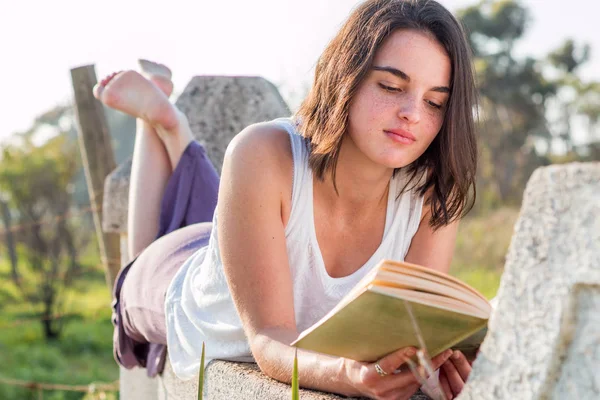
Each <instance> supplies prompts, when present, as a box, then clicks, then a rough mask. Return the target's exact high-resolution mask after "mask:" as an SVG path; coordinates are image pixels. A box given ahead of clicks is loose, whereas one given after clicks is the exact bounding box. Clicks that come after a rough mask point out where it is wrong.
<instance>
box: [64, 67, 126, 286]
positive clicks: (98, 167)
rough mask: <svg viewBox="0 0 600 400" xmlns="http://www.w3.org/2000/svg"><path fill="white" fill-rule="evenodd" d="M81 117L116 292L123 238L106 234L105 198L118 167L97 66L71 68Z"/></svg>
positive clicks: (105, 259) (101, 240) (105, 260)
mask: <svg viewBox="0 0 600 400" xmlns="http://www.w3.org/2000/svg"><path fill="white" fill-rule="evenodd" d="M71 80H72V82H73V94H74V98H75V102H74V103H75V109H76V115H77V124H78V128H77V132H78V136H79V148H80V150H81V158H82V160H83V166H84V169H85V177H86V181H87V187H88V193H89V196H90V203H91V205H92V209H93V210H92V211H93V214H94V225H95V227H96V236H97V237H98V244H99V246H100V256H101V257H102V264H103V266H104V271H105V276H106V283H107V284H108V285H109V288H110V289H111V290H112V287H113V284H114V281H115V278H116V275H117V273H118V272H119V268H120V259H121V255H120V249H119V235H118V234H116V233H104V232H103V231H102V198H103V193H102V192H103V190H104V179H105V178H106V176H107V175H108V174H109V173H111V172H112V171H113V170H114V169H115V168H116V163H115V156H114V153H113V149H112V145H111V138H110V135H109V131H108V124H107V122H106V117H105V115H104V108H103V107H102V104H101V103H100V102H99V101H98V100H96V98H95V97H94V95H93V92H92V89H93V88H94V85H95V84H96V83H97V82H98V81H97V79H96V71H95V68H94V66H93V65H85V66H82V67H78V68H73V69H71Z"/></svg>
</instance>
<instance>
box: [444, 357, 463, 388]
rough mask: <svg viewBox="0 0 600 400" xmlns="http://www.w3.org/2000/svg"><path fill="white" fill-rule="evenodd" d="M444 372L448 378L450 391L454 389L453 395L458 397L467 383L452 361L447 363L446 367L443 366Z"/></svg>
mask: <svg viewBox="0 0 600 400" xmlns="http://www.w3.org/2000/svg"><path fill="white" fill-rule="evenodd" d="M442 370H443V371H444V372H445V373H446V377H447V378H448V383H449V384H450V389H452V393H454V394H455V395H458V394H459V393H460V391H461V390H462V389H463V387H464V386H465V382H464V381H463V379H462V377H461V376H460V374H459V373H458V371H457V369H456V367H455V366H454V364H453V363H452V361H448V362H445V363H444V365H442Z"/></svg>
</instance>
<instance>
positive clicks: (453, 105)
mask: <svg viewBox="0 0 600 400" xmlns="http://www.w3.org/2000/svg"><path fill="white" fill-rule="evenodd" d="M398 29H413V30H418V31H423V32H426V33H428V34H431V35H433V37H434V38H435V39H436V40H437V41H438V42H439V43H440V44H441V45H442V46H443V47H444V49H445V50H446V52H447V53H448V56H449V58H450V62H451V66H452V76H451V82H450V86H451V93H450V97H449V99H448V103H447V106H446V113H445V118H444V122H443V124H442V127H441V129H440V132H439V133H438V135H437V136H436V138H435V139H434V140H433V142H432V143H431V145H430V146H429V147H428V148H427V150H426V151H425V152H424V153H423V154H422V155H421V156H420V157H419V158H418V159H417V160H415V161H414V162H413V163H411V164H410V165H409V166H407V167H404V169H406V172H407V173H408V174H409V175H408V176H409V181H408V182H409V184H410V185H411V187H416V190H417V191H418V192H419V193H420V194H421V195H423V196H424V195H425V194H426V193H429V195H428V202H429V205H430V207H431V219H430V221H429V223H430V225H431V226H432V227H434V229H437V228H439V227H441V226H443V225H446V224H448V223H449V222H451V221H453V220H455V219H458V218H461V217H462V216H463V215H464V214H466V213H467V212H468V211H469V210H470V209H471V208H472V207H473V203H474V202H475V194H476V190H475V174H476V168H477V144H476V139H475V122H474V114H475V113H476V110H477V107H476V90H475V82H474V77H473V66H472V61H471V50H470V47H469V45H468V42H467V39H466V37H465V33H464V31H463V28H462V26H461V25H460V23H459V22H458V21H457V20H456V19H455V18H454V16H453V15H452V14H451V13H450V12H449V11H448V10H446V9H445V8H444V7H443V6H442V5H440V4H439V3H437V2H436V1H433V0H367V1H365V2H364V3H362V4H361V5H360V6H359V7H358V8H357V9H356V10H355V11H354V12H353V13H352V15H351V16H350V18H349V19H348V21H347V22H346V23H345V24H344V26H343V27H342V28H341V30H340V31H339V33H338V34H337V36H336V37H335V38H334V39H333V40H332V41H331V43H330V44H329V45H328V46H327V48H326V49H325V51H324V52H323V54H322V55H321V58H320V59H319V61H318V63H317V66H316V70H315V79H314V83H313V86H312V89H311V90H310V92H309V94H308V96H307V97H306V99H305V100H304V102H303V103H302V105H301V106H300V109H299V110H298V112H297V113H296V115H297V116H298V117H299V118H300V120H301V125H302V127H301V131H302V135H303V136H304V137H306V138H307V139H308V140H309V142H310V157H309V164H310V167H311V168H312V170H313V172H314V173H315V174H316V176H317V177H318V178H319V179H323V178H324V176H325V173H327V172H329V173H331V174H332V178H333V182H334V185H335V172H336V165H337V160H338V156H339V152H340V147H341V144H342V138H343V136H344V134H345V133H346V131H347V127H348V112H349V109H350V103H351V101H352V99H353V97H354V95H355V93H356V91H357V89H358V87H359V85H360V84H361V82H362V81H363V79H364V78H365V77H366V75H367V74H368V73H369V70H370V69H371V67H372V63H373V58H374V57H375V53H376V52H377V50H378V49H379V48H380V46H381V45H382V43H383V42H384V41H385V40H386V39H387V38H388V37H389V36H390V35H391V34H392V33H393V32H394V31H396V30H398ZM395 172H397V170H396V171H395ZM424 175H425V176H426V178H425V179H424V180H421V179H420V178H421V177H422V176H424ZM417 185H418V186H417ZM405 189H406V188H405Z"/></svg>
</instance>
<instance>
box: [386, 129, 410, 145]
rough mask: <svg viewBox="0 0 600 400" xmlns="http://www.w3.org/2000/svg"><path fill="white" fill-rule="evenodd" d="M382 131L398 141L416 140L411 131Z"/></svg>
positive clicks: (408, 142) (406, 142) (404, 142)
mask: <svg viewBox="0 0 600 400" xmlns="http://www.w3.org/2000/svg"><path fill="white" fill-rule="evenodd" d="M384 132H385V134H386V135H388V137H389V138H390V139H392V140H394V141H396V142H398V143H403V144H411V143H414V142H415V141H416V140H417V138H416V137H415V136H414V135H413V134H412V133H410V132H409V131H406V130H404V129H387V130H385V131H384Z"/></svg>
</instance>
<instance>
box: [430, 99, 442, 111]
mask: <svg viewBox="0 0 600 400" xmlns="http://www.w3.org/2000/svg"><path fill="white" fill-rule="evenodd" d="M427 104H429V105H430V106H431V107H433V108H435V109H436V110H441V109H442V105H441V104H437V103H434V102H433V101H427Z"/></svg>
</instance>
